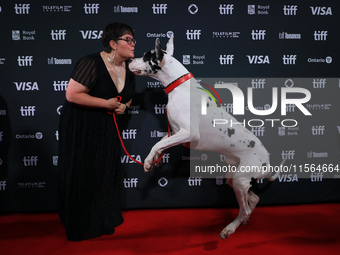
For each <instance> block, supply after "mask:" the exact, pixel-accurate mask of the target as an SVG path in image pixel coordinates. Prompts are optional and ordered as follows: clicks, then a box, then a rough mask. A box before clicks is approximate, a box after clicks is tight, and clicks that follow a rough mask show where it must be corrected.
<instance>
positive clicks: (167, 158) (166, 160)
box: [162, 153, 170, 163]
mask: <svg viewBox="0 0 340 255" xmlns="http://www.w3.org/2000/svg"><path fill="white" fill-rule="evenodd" d="M169 159H170V153H164V155H163V157H162V162H163V163H169Z"/></svg>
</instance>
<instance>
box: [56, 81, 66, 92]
mask: <svg viewBox="0 0 340 255" xmlns="http://www.w3.org/2000/svg"><path fill="white" fill-rule="evenodd" d="M67 85H68V81H54V82H53V89H54V91H66V89H67Z"/></svg>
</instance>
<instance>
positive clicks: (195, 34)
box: [186, 29, 201, 40]
mask: <svg viewBox="0 0 340 255" xmlns="http://www.w3.org/2000/svg"><path fill="white" fill-rule="evenodd" d="M186 35H187V39H188V40H199V39H200V35H201V30H193V29H190V30H189V29H187V32H186Z"/></svg>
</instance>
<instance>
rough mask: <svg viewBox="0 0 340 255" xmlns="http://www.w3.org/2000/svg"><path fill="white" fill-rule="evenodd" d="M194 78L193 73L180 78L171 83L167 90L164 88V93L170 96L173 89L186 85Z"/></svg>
mask: <svg viewBox="0 0 340 255" xmlns="http://www.w3.org/2000/svg"><path fill="white" fill-rule="evenodd" d="M192 77H194V76H193V75H192V73H188V74H185V75H183V76H181V77H179V78H178V79H177V80H175V81H173V82H171V83H170V84H169V85H168V86H167V87H166V88H164V91H165V92H166V93H167V94H169V93H170V92H171V91H172V90H173V89H175V88H176V87H178V86H179V85H181V84H182V83H184V82H185V81H187V80H189V79H190V78H192Z"/></svg>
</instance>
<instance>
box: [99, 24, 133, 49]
mask: <svg viewBox="0 0 340 255" xmlns="http://www.w3.org/2000/svg"><path fill="white" fill-rule="evenodd" d="M125 34H130V35H132V36H134V30H133V29H132V27H130V26H129V25H126V24H123V23H117V22H115V23H110V24H108V25H107V26H106V27H105V29H104V31H103V35H102V43H103V45H104V51H105V52H107V53H109V52H111V47H110V41H111V40H114V41H117V39H118V38H120V37H121V36H123V35H125Z"/></svg>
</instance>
